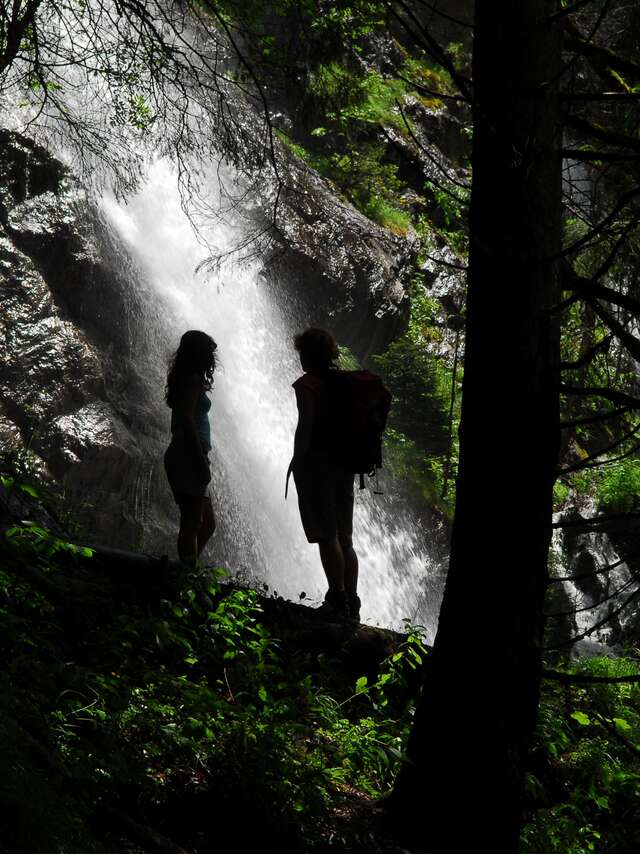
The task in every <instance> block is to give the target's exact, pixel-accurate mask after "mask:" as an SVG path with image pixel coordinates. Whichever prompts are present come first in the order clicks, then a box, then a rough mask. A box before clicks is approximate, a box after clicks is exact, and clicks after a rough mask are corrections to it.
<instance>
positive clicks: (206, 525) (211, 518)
mask: <svg viewBox="0 0 640 854" xmlns="http://www.w3.org/2000/svg"><path fill="white" fill-rule="evenodd" d="M215 529H216V517H215V514H214V512H213V505H212V503H211V498H209V496H207V497H206V498H205V499H204V500H203V502H202V521H201V523H200V527H199V528H198V536H197V544H198V554H201V552H202V551H203V549H204V547H205V546H206V545H207V543H208V542H209V540H210V539H211V537H212V535H213V532H214V531H215Z"/></svg>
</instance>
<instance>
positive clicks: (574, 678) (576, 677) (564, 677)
mask: <svg viewBox="0 0 640 854" xmlns="http://www.w3.org/2000/svg"><path fill="white" fill-rule="evenodd" d="M542 677H543V678H544V679H553V680H555V681H556V682H564V683H565V684H567V685H598V684H600V685H615V684H619V683H624V682H640V675H638V674H636V673H631V674H629V676H591V675H589V674H587V673H563V672H562V671H561V670H548V669H547V668H543V670H542Z"/></svg>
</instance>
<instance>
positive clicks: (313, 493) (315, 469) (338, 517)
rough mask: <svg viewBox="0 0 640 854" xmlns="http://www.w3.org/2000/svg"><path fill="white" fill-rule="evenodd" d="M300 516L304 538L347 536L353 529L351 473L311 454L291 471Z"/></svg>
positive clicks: (309, 539) (328, 538)
mask: <svg viewBox="0 0 640 854" xmlns="http://www.w3.org/2000/svg"><path fill="white" fill-rule="evenodd" d="M293 477H294V480H295V483H296V491H297V493H298V507H299V509H300V519H301V521H302V527H303V528H304V533H305V535H306V537H307V540H308V541H309V542H310V543H317V542H319V541H320V540H333V539H335V538H336V537H338V538H343V537H344V538H347V537H349V538H350V537H351V534H352V532H353V473H352V472H346V471H343V470H342V469H339V468H337V466H335V465H333V464H332V463H330V462H329V461H328V460H327V459H326V458H324V457H315V458H311V459H309V460H306V461H305V463H304V464H303V465H302V466H301V467H300V468H299V469H298V471H297V472H294V475H293Z"/></svg>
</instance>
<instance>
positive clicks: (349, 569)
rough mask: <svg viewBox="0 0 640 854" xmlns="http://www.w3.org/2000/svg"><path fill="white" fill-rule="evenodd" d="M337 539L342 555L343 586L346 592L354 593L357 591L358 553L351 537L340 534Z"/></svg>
mask: <svg viewBox="0 0 640 854" xmlns="http://www.w3.org/2000/svg"><path fill="white" fill-rule="evenodd" d="M339 541H340V546H341V548H342V554H343V556H344V588H345V590H346V591H347V593H352V594H354V595H355V594H356V593H357V591H358V555H357V554H356V552H355V549H354V548H353V540H352V539H351V537H348V536H345V535H343V534H342V535H339Z"/></svg>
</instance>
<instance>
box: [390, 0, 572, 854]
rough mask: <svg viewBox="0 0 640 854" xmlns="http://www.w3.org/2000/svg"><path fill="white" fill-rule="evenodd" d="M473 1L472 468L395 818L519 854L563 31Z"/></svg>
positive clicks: (504, 7)
mask: <svg viewBox="0 0 640 854" xmlns="http://www.w3.org/2000/svg"><path fill="white" fill-rule="evenodd" d="M556 7H557V4H556V3H555V2H549V0H520V2H507V0H494V2H492V3H476V14H475V32H474V56H473V78H474V91H475V105H474V142H473V190H472V197H471V221H470V231H471V244H470V258H469V265H470V267H469V291H468V300H467V330H466V349H465V362H464V382H463V399H462V420H461V426H460V468H459V474H458V480H457V498H456V514H455V520H454V526H453V536H452V546H451V562H450V566H449V574H448V577H447V583H446V589H445V595H444V601H443V604H442V609H441V612H440V620H439V625H438V633H437V637H436V640H435V646H434V650H433V654H432V656H431V660H430V665H429V670H428V673H427V676H426V681H425V686H424V690H423V697H422V700H421V703H420V706H419V708H418V710H417V713H416V720H415V726H414V730H413V733H412V737H411V740H410V744H409V748H408V753H409V757H410V759H411V760H412V763H411V764H407V765H405V766H404V767H403V770H402V772H401V773H400V775H399V778H398V781H397V784H396V788H395V791H394V794H393V797H392V799H391V812H392V814H393V815H394V816H395V818H396V820H398V821H399V822H401V823H402V824H404V826H405V829H406V831H407V832H408V833H410V834H411V836H412V837H413V838H414V840H421V843H422V845H424V847H426V848H427V850H428V851H434V852H441V851H447V852H449V851H451V852H454V851H455V852H457V851H461V852H462V851H463V852H467V851H469V852H471V851H475V850H480V849H481V847H482V848H485V849H486V850H488V851H491V852H492V854H500V852H514V851H516V849H517V844H518V836H519V831H520V827H521V823H522V802H523V789H524V772H525V767H526V758H527V751H528V748H529V744H530V740H531V736H532V732H533V728H534V725H535V720H536V713H537V706H538V692H539V684H540V669H541V662H540V646H541V641H542V631H543V621H542V605H543V597H544V592H545V587H546V580H547V553H548V546H549V540H550V536H551V528H550V523H551V512H552V489H553V481H554V471H555V468H556V464H557V457H558V448H559V414H558V393H557V373H556V365H557V361H558V358H557V356H558V354H557V349H558V340H557V330H556V328H555V324H554V323H553V320H552V317H551V316H550V314H549V312H548V309H549V308H550V307H551V306H553V305H554V304H555V303H556V302H557V292H558V274H557V269H556V266H557V265H556V264H555V263H551V262H549V261H548V259H549V257H550V256H552V255H554V254H555V253H556V252H557V251H558V250H559V248H560V242H561V219H560V201H561V159H560V154H559V150H560V139H559V108H558V99H557V87H556V83H555V82H552V81H553V79H554V77H555V76H556V75H557V73H558V69H559V64H560V42H559V34H558V33H557V32H556V30H555V29H554V25H552V24H548V23H547V22H546V18H547V17H548V15H549V14H551V13H552V12H554V11H556Z"/></svg>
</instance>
